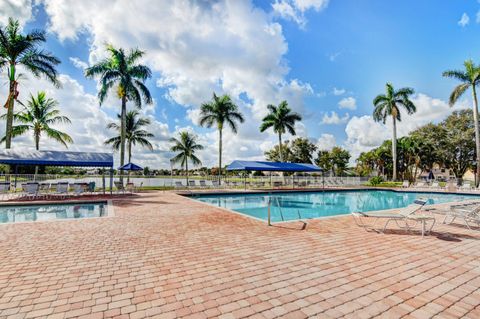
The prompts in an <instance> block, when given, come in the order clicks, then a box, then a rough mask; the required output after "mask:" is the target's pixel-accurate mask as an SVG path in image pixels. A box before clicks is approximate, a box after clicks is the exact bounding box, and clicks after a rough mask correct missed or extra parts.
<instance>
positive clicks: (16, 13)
mask: <svg viewBox="0 0 480 319" xmlns="http://www.w3.org/2000/svg"><path fill="white" fill-rule="evenodd" d="M31 8H32V0H0V25H6V24H7V23H8V18H9V17H12V18H14V19H16V20H18V21H19V22H20V24H21V25H23V24H25V22H27V21H28V20H30V19H31V18H32V9H31Z"/></svg>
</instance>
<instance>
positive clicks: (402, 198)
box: [194, 190, 480, 222]
mask: <svg viewBox="0 0 480 319" xmlns="http://www.w3.org/2000/svg"><path fill="white" fill-rule="evenodd" d="M194 198H195V199H197V200H199V201H202V202H205V203H208V204H212V205H215V206H219V207H224V208H228V209H231V210H234V211H236V212H239V213H242V214H245V215H248V216H251V217H255V218H259V219H263V220H267V215H268V202H269V201H271V206H270V211H271V219H272V221H275V222H278V221H282V220H285V221H287V220H297V219H309V218H319V217H327V216H335V215H345V214H350V213H351V212H355V211H361V212H366V211H372V210H382V209H390V208H399V207H405V206H408V205H409V204H411V203H413V201H414V200H415V199H417V198H424V199H428V204H439V203H446V202H457V201H462V200H467V199H480V197H479V196H475V195H460V194H435V193H416V192H394V191H380V190H357V191H326V192H289V193H288V192H285V193H272V194H226V195H196V196H195V197H194Z"/></svg>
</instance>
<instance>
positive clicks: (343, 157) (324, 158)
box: [315, 146, 350, 176]
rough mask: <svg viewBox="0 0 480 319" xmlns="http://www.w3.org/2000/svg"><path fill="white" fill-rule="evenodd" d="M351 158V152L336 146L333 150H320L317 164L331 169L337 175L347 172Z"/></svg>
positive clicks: (326, 169) (325, 168)
mask: <svg viewBox="0 0 480 319" xmlns="http://www.w3.org/2000/svg"><path fill="white" fill-rule="evenodd" d="M349 160H350V153H349V152H348V151H347V150H345V149H343V148H341V147H339V146H335V147H334V148H332V150H331V151H325V150H320V151H319V152H318V154H317V159H316V160H315V164H317V165H318V166H320V167H321V168H323V169H324V170H325V171H329V170H331V171H332V174H333V176H337V175H343V174H345V172H346V170H347V167H348V161H349Z"/></svg>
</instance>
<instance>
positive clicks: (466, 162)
mask: <svg viewBox="0 0 480 319" xmlns="http://www.w3.org/2000/svg"><path fill="white" fill-rule="evenodd" d="M473 122H474V121H473V119H472V111H471V110H462V111H455V112H453V113H452V114H451V115H450V116H449V117H447V118H446V119H445V120H444V121H442V122H441V123H440V124H439V125H440V126H441V127H442V128H443V129H444V130H445V132H446V149H447V150H448V152H447V153H446V158H445V162H446V165H447V167H449V168H451V169H452V171H453V173H454V174H455V176H456V177H457V178H458V179H459V182H461V178H462V177H463V175H464V174H465V172H466V171H467V170H468V169H470V168H473V167H474V165H475V164H476V160H475V159H476V154H475V149H476V148H475V144H476V142H475V124H474V123H473Z"/></svg>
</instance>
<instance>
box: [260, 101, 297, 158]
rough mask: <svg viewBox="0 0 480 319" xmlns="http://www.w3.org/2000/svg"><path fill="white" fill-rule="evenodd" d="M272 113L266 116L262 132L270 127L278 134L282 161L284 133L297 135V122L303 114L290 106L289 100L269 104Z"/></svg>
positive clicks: (261, 128) (261, 126) (261, 127)
mask: <svg viewBox="0 0 480 319" xmlns="http://www.w3.org/2000/svg"><path fill="white" fill-rule="evenodd" d="M267 108H268V110H269V111H270V113H269V114H268V115H267V116H265V117H264V118H263V120H262V124H261V125H260V132H265V131H266V130H267V129H269V128H273V131H274V132H275V133H277V134H278V147H279V151H280V162H283V161H284V158H283V150H282V135H283V134H285V133H286V132H287V131H288V132H289V133H290V134H291V135H296V132H295V123H296V122H297V121H301V120H302V116H301V115H300V114H298V113H296V112H292V110H291V109H290V108H289V107H288V103H287V101H282V102H281V103H280V104H279V105H278V106H275V105H272V104H269V105H267Z"/></svg>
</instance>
